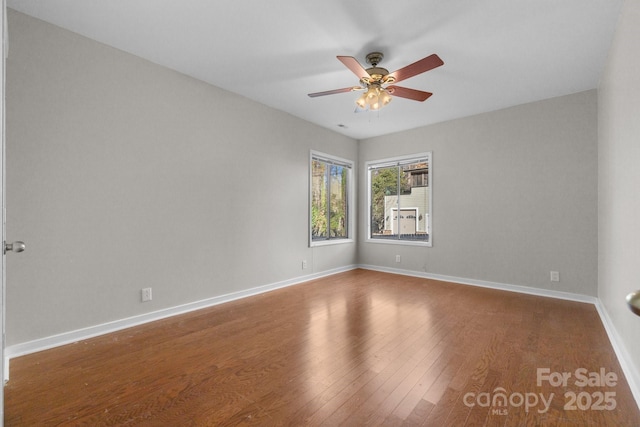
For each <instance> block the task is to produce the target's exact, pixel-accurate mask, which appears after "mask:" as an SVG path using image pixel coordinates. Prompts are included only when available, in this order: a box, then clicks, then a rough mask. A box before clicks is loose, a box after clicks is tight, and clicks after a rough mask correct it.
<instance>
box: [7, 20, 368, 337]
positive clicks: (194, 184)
mask: <svg viewBox="0 0 640 427" xmlns="http://www.w3.org/2000/svg"><path fill="white" fill-rule="evenodd" d="M9 30H10V34H9V40H10V55H9V58H8V61H7V98H6V102H7V206H8V210H7V218H8V219H7V234H8V239H12V240H24V241H25V242H26V243H27V245H28V249H27V251H26V252H24V253H23V254H20V255H19V256H11V257H9V259H8V261H7V262H8V272H7V283H8V285H7V304H8V306H7V344H8V345H12V344H16V343H22V342H26V341H29V340H33V339H37V338H42V337H48V336H51V335H55V334H58V333H63V332H68V331H73V330H77V329H80V328H84V327H89V326H94V325H98V324H102V323H105V322H109V321H112V320H118V319H123V318H127V317H130V316H135V315H138V314H143V313H147V312H151V311H155V310H159V309H163V308H167V307H172V306H177V305H180V304H184V303H189V302H194V301H199V300H203V299H207V298H211V297H214V296H218V295H224V294H228V293H231V292H235V291H240V290H245V289H249V288H252V287H257V286H262V285H268V284H272V283H276V282H279V281H283V280H291V279H293V278H296V277H299V276H303V275H308V274H311V273H314V272H322V271H326V270H330V269H334V268H341V267H345V266H349V265H353V264H354V263H355V262H356V244H355V243H351V244H344V245H334V246H325V247H318V248H313V249H310V248H309V247H308V237H307V236H308V206H307V204H308V196H307V194H308V185H309V184H308V173H309V166H308V165H309V150H311V149H313V150H318V151H322V152H326V153H330V154H333V155H336V156H340V157H344V158H347V159H352V160H354V161H357V143H356V141H354V140H352V139H350V138H347V137H344V136H341V135H339V134H337V133H334V132H330V131H328V130H325V129H322V128H319V127H317V126H315V125H312V124H309V123H307V122H304V121H302V120H300V119H297V118H295V117H292V116H290V115H288V114H285V113H282V112H279V111H276V110H273V109H270V108H267V107H265V106H263V105H260V104H257V103H254V102H252V101H249V100H247V99H245V98H242V97H239V96H236V95H234V94H231V93H228V92H225V91H223V90H220V89H217V88H215V87H212V86H210V85H207V84H205V83H202V82H200V81H197V80H194V79H191V78H188V77H186V76H184V75H181V74H178V73H175V72H173V71H170V70H168V69H165V68H163V67H160V66H157V65H155V64H152V63H150V62H147V61H144V60H142V59H140V58H137V57H135V56H132V55H129V54H126V53H123V52H121V51H118V50H115V49H112V48H109V47H107V46H104V45H101V44H98V43H96V42H93V41H91V40H88V39H86V38H83V37H80V36H78V35H76V34H73V33H70V32H68V31H65V30H62V29H60V28H57V27H54V26H52V25H49V24H46V23H44V22H42V21H38V20H35V19H33V18H30V17H27V16H25V15H22V14H19V13H17V12H15V11H12V10H9ZM303 259H306V260H307V261H308V268H307V270H302V268H301V263H302V260H303ZM144 287H153V301H151V302H148V303H141V302H140V289H141V288H144Z"/></svg>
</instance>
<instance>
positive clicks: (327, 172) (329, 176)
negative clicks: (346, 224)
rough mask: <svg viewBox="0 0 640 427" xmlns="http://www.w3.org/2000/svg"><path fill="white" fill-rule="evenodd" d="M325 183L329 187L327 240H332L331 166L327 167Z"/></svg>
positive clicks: (327, 191)
mask: <svg viewBox="0 0 640 427" xmlns="http://www.w3.org/2000/svg"><path fill="white" fill-rule="evenodd" d="M325 182H326V185H327V189H326V193H327V200H326V203H325V204H326V205H327V240H330V239H331V165H327V167H326V170H325Z"/></svg>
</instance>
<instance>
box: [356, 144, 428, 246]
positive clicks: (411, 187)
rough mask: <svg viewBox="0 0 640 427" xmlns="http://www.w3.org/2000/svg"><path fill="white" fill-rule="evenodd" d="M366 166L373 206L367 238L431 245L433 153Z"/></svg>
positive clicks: (371, 204)
mask: <svg viewBox="0 0 640 427" xmlns="http://www.w3.org/2000/svg"><path fill="white" fill-rule="evenodd" d="M366 165H367V175H368V179H367V182H368V193H369V194H368V196H369V197H368V201H369V208H370V211H369V234H368V237H367V240H368V241H370V242H381V243H396V244H397V243H402V244H412V245H425V246H431V244H432V235H433V232H432V224H431V219H432V218H431V211H432V210H431V208H432V202H431V201H432V197H431V194H432V169H433V168H432V161H431V152H427V153H420V154H416V155H411V156H403V157H394V158H388V159H381V160H376V161H370V162H367V164H366Z"/></svg>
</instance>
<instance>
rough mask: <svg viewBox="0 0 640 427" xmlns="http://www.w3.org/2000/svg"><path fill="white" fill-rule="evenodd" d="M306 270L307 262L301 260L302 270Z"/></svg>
mask: <svg viewBox="0 0 640 427" xmlns="http://www.w3.org/2000/svg"><path fill="white" fill-rule="evenodd" d="M306 268H307V260H306V259H304V260H302V269H303V270H304V269H306Z"/></svg>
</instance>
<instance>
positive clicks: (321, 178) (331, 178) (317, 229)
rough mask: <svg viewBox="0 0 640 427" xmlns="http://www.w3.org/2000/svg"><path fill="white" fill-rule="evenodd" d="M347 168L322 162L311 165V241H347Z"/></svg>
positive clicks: (315, 160)
mask: <svg viewBox="0 0 640 427" xmlns="http://www.w3.org/2000/svg"><path fill="white" fill-rule="evenodd" d="M348 181H349V167H347V166H344V165H339V164H333V163H331V162H327V161H324V160H321V159H315V158H314V159H313V160H312V162H311V238H312V240H313V241H319V240H330V239H346V238H348V237H349V230H348V224H349V221H348V214H349V212H348Z"/></svg>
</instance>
